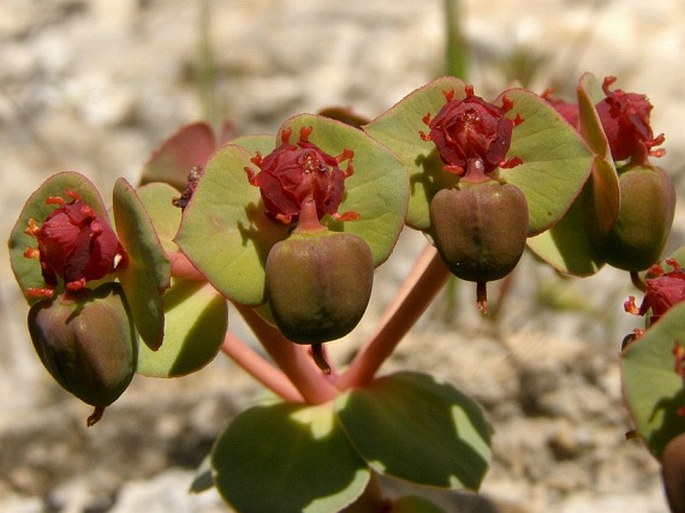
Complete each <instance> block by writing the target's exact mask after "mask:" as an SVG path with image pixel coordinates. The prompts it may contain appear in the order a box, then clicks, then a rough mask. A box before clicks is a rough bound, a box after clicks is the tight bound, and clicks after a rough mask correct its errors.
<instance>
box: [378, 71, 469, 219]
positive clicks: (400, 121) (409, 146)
mask: <svg viewBox="0 0 685 513" xmlns="http://www.w3.org/2000/svg"><path fill="white" fill-rule="evenodd" d="M464 87H465V84H464V82H463V81H461V80H460V79H458V78H454V77H443V78H439V79H437V80H435V81H433V82H430V83H429V84H426V85H425V86H423V87H421V88H419V89H417V90H415V91H413V92H412V93H411V94H409V95H408V96H406V97H405V98H403V99H402V100H401V101H400V102H399V103H397V104H396V105H395V106H393V107H392V108H390V109H389V110H388V111H386V112H385V113H384V114H382V115H381V116H379V117H378V118H376V119H374V120H373V121H372V122H371V123H369V124H368V125H366V126H365V127H364V131H366V132H367V133H368V134H370V135H371V136H372V137H374V138H375V139H377V140H379V141H380V142H381V143H383V144H385V145H386V146H387V147H388V148H391V149H392V150H393V151H394V152H395V153H397V155H399V156H400V158H401V159H402V161H403V162H404V164H405V167H406V169H407V172H408V173H409V184H410V198H409V208H408V210H407V219H406V222H407V224H408V225H409V226H411V227H412V228H416V229H417V230H423V231H426V230H429V229H430V216H429V213H428V206H429V204H430V200H431V199H432V198H433V196H434V195H435V193H437V192H438V191H439V190H440V189H442V188H444V187H448V186H451V185H454V184H455V183H456V182H457V180H458V179H457V177H456V176H455V175H453V174H450V173H445V172H444V171H443V170H442V166H443V163H442V161H441V160H440V157H439V155H438V152H437V149H436V148H435V145H434V144H433V143H432V142H431V141H424V140H423V139H421V137H420V135H419V131H420V130H426V131H427V130H428V127H427V126H426V124H425V123H424V122H423V118H424V116H425V115H426V114H430V115H432V116H435V114H437V113H438V111H439V110H440V109H441V108H442V107H443V106H444V105H445V103H446V101H447V100H446V99H445V96H444V94H443V92H444V91H448V90H453V91H454V97H455V98H457V99H459V98H464V97H465V92H464Z"/></svg>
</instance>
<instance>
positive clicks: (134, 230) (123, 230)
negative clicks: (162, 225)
mask: <svg viewBox="0 0 685 513" xmlns="http://www.w3.org/2000/svg"><path fill="white" fill-rule="evenodd" d="M113 200H114V201H113V211H114V221H115V224H116V230H117V234H118V235H119V240H120V242H121V244H122V246H123V247H124V249H125V250H126V254H127V262H126V263H125V265H120V266H119V267H118V268H117V270H118V276H119V281H121V285H122V287H123V288H124V292H125V293H126V299H127V300H128V302H129V305H130V307H131V313H132V314H133V320H134V322H135V324H136V328H137V329H138V332H139V333H140V336H141V338H142V339H143V341H144V342H145V343H146V344H147V345H148V346H149V347H150V348H151V349H153V350H156V349H158V348H159V346H160V344H161V343H162V338H163V337H164V306H163V301H162V295H163V293H164V291H165V290H166V289H167V288H169V285H170V276H171V262H170V261H169V259H168V258H167V256H166V253H165V252H164V249H163V248H162V244H161V242H160V241H159V238H158V237H157V233H156V232H155V228H154V226H153V224H152V221H151V219H150V216H149V215H148V213H147V212H146V210H145V207H144V206H143V203H142V202H141V200H140V198H139V197H138V195H137V194H136V191H135V190H134V189H133V187H132V186H131V185H130V184H129V183H128V182H127V181H126V180H124V179H123V178H119V179H118V180H117V181H116V183H115V185H114V194H113Z"/></svg>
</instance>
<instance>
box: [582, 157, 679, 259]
mask: <svg viewBox="0 0 685 513" xmlns="http://www.w3.org/2000/svg"><path fill="white" fill-rule="evenodd" d="M619 190H620V191H621V208H620V210H619V214H618V220H617V221H616V224H615V225H614V227H613V228H612V229H611V230H610V231H609V233H607V234H601V233H598V232H597V230H596V228H593V227H590V228H589V232H590V235H591V237H592V238H593V239H594V245H595V247H596V248H597V250H598V253H599V255H600V256H601V257H602V259H603V260H604V261H605V262H607V263H608V264H609V265H611V266H613V267H617V268H619V269H624V270H626V271H642V270H643V269H647V268H648V267H649V266H650V265H652V264H653V263H655V262H656V261H657V260H658V259H659V257H660V255H661V252H662V251H663V249H664V245H665V244H666V239H667V238H668V235H669V233H670V231H671V225H672V223H673V214H674V211H675V189H674V187H673V182H671V179H670V178H669V177H668V175H667V174H666V173H665V172H664V171H663V170H662V169H660V168H658V167H654V168H643V167H639V168H633V169H630V170H628V171H624V172H623V173H621V174H620V175H619Z"/></svg>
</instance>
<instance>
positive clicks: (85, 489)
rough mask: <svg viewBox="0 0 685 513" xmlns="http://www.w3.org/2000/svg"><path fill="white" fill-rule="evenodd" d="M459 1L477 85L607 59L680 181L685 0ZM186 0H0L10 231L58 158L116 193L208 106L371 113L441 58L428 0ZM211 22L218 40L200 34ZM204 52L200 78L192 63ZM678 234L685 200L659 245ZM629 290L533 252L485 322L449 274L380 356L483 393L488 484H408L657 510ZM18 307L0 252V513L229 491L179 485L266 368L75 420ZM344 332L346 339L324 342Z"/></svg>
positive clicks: (410, 250) (387, 278)
mask: <svg viewBox="0 0 685 513" xmlns="http://www.w3.org/2000/svg"><path fill="white" fill-rule="evenodd" d="M461 4H462V8H463V12H462V14H463V27H464V31H465V37H466V39H467V41H468V43H469V45H470V46H469V48H470V63H469V64H470V66H469V70H470V77H469V81H471V82H473V83H474V84H475V86H476V89H477V91H479V92H481V94H485V95H487V93H488V92H493V93H494V92H496V91H497V90H498V89H501V88H502V87H503V86H504V85H505V84H506V83H507V82H508V81H509V80H510V79H512V78H513V77H515V76H519V77H520V78H524V79H526V81H527V82H528V85H529V86H530V87H531V88H534V89H536V90H538V91H542V90H543V89H545V88H546V87H547V86H548V85H550V84H555V85H556V87H557V89H558V90H559V91H562V92H564V91H565V90H570V89H572V88H573V85H574V82H575V79H576V77H577V76H578V75H579V74H580V73H581V72H583V71H586V70H588V71H592V72H594V73H595V74H596V75H597V76H600V77H602V76H605V75H608V74H613V75H617V76H619V77H620V78H619V79H620V82H619V86H620V87H622V88H623V89H626V90H634V91H639V92H646V93H648V95H649V97H650V99H651V100H652V102H653V103H654V104H655V105H656V107H655V110H654V112H653V126H654V127H655V130H656V131H657V132H662V131H663V132H665V133H666V136H667V144H666V147H667V149H668V154H667V156H666V157H664V158H663V159H662V165H663V166H664V167H665V168H666V169H668V170H669V172H670V173H671V174H672V175H673V176H674V178H675V180H676V182H677V184H678V187H679V191H680V192H681V193H682V190H683V187H682V185H683V176H685V149H684V148H685V144H684V143H685V131H683V130H682V129H681V124H682V121H681V120H682V117H683V115H685V94H684V93H683V86H682V84H683V83H685V68H684V67H683V66H682V54H683V51H684V50H685V33H684V32H683V30H682V27H683V26H684V24H685V5H683V4H682V2H680V1H679V0H662V1H660V2H651V3H644V2H642V1H639V0H614V1H609V0H604V1H603V0H595V1H590V0H526V1H524V0H513V1H512V0H480V1H475V0H470V1H465V2H462V3H461ZM201 5H203V2H184V1H182V0H166V1H164V2H162V1H155V0H138V1H133V0H121V1H114V0H92V1H86V0H6V1H4V2H2V3H1V4H0V63H1V64H0V155H2V162H3V169H2V171H0V198H1V199H0V209H1V210H0V214H1V215H0V232H1V233H0V235H2V236H1V237H0V238H2V240H7V237H8V235H9V231H10V229H11V226H12V224H13V223H14V220H15V218H16V216H17V215H18V212H19V210H20V208H21V206H22V204H23V202H24V200H25V199H26V197H27V196H28V195H29V194H30V193H31V191H33V190H34V189H35V188H36V187H37V186H38V185H39V184H40V183H41V182H42V181H43V180H44V179H45V178H46V177H47V176H49V175H50V174H52V173H53V172H55V171H57V170H64V169H73V170H78V171H81V172H83V173H85V174H86V175H88V176H89V177H90V178H92V179H93V180H94V181H95V182H96V183H97V184H98V185H99V186H100V187H101V188H102V189H101V190H103V191H108V190H111V186H112V184H113V182H114V180H115V178H116V177H118V176H125V177H127V178H129V179H130V180H135V178H136V177H137V173H138V171H139V169H140V167H141V165H142V163H143V162H144V161H145V158H146V156H147V154H148V153H149V152H150V151H151V150H152V149H153V148H154V146H155V145H156V144H157V143H158V142H159V141H160V140H162V139H163V138H164V137H165V135H166V134H169V133H170V132H171V131H173V130H174V129H175V128H176V126H178V125H180V124H182V123H184V122H188V121H191V120H195V119H197V118H200V117H203V116H211V117H212V119H215V120H216V119H222V118H229V119H231V120H232V121H233V123H234V124H235V126H236V127H238V129H239V130H240V131H242V132H245V133H252V132H261V131H273V130H274V129H275V128H276V127H277V126H278V125H279V124H280V123H281V121H282V120H283V119H285V117H287V116H289V115H291V114H296V113H299V112H304V111H315V110H318V109H320V108H322V107H325V106H328V105H330V104H338V105H352V106H354V107H355V109H356V110H358V111H359V112H360V113H363V114H367V115H369V116H374V115H376V114H378V113H380V112H382V111H383V110H385V109H386V108H388V107H389V106H390V105H392V104H393V103H394V102H395V101H397V100H399V99H400V98H401V97H403V96H404V95H405V94H407V93H408V92H410V91H411V90H412V89H414V88H416V87H418V86H420V85H422V84H424V83H425V82H427V81H428V80H430V79H431V78H433V77H436V76H439V75H440V74H441V70H442V69H443V62H442V45H443V19H442V10H441V9H442V2H440V1H438V0H427V1H424V2H411V1H409V0H395V1H394V2H385V1H382V0H363V1H361V0H347V1H345V2H338V1H336V0H320V1H317V2H314V1H297V0H233V1H230V2H229V1H223V2H222V1H219V0H215V1H214V2H211V1H208V2H207V3H206V5H207V6H208V8H209V12H210V16H209V18H208V19H209V20H210V23H209V25H203V24H202V22H201V21H202V16H201ZM203 26H204V27H205V28H204V29H203V28H202V27H203ZM207 26H208V27H209V31H208V32H207ZM203 34H204V35H206V36H207V37H208V39H209V40H210V42H211V50H212V52H211V55H210V54H208V53H207V52H205V53H204V54H202V52H201V51H200V50H201V44H200V41H201V40H202V39H203ZM202 55H204V58H203V57H202ZM203 59H204V60H203ZM207 64H209V66H207ZM207 69H209V70H210V71H211V72H213V76H214V80H213V82H207V81H206V80H205V79H203V77H206V76H207V75H206V74H205V71H206V70H207ZM203 70H205V71H203ZM203 84H204V85H203ZM207 84H209V85H207ZM569 86H570V87H569ZM684 240H685V219H684V218H683V214H682V209H679V211H678V214H677V219H676V226H675V229H674V233H673V242H672V246H673V247H675V246H677V245H680V244H682V243H683V241H684ZM421 242H422V239H421V237H420V236H418V235H416V234H412V233H407V234H406V235H405V236H404V237H403V239H402V241H401V243H400V246H399V250H398V252H397V254H396V256H394V257H393V258H392V259H391V261H389V262H388V263H387V264H385V266H384V267H383V268H381V270H380V273H379V279H378V280H377V283H378V284H379V287H378V290H377V291H376V293H375V296H374V302H373V304H372V307H371V308H370V310H369V314H368V316H367V318H366V319H365V321H364V323H363V324H362V326H360V328H359V331H358V333H359V334H360V336H363V334H364V333H366V332H368V330H369V329H370V326H371V325H372V322H373V319H374V318H375V317H376V316H377V315H378V312H379V311H380V308H381V307H382V304H383V302H384V301H385V300H387V298H388V297H389V296H390V295H391V293H392V290H393V287H394V286H396V285H397V283H398V281H399V280H400V279H401V277H402V275H403V273H405V272H406V270H407V267H408V265H409V263H410V262H411V259H412V258H413V256H415V254H416V251H417V248H418V247H419V246H420V243H421ZM630 292H631V289H630V286H629V284H628V283H627V282H626V279H625V276H624V275H622V274H619V273H614V272H612V271H610V270H604V271H602V272H601V273H600V275H599V276H596V277H593V278H590V279H587V280H583V281H581V280H561V279H560V278H558V277H556V276H555V275H554V274H553V273H552V272H550V271H549V270H547V269H543V268H541V267H540V266H539V265H537V264H535V263H534V262H533V261H532V258H529V257H526V258H525V259H524V262H523V264H522V266H521V269H520V270H519V271H518V272H517V276H516V280H515V287H514V289H513V293H512V294H510V296H509V297H508V300H507V302H506V303H504V305H505V308H504V310H503V313H502V316H501V318H500V319H499V321H498V322H497V323H490V322H487V321H483V320H481V319H478V318H477V316H476V315H475V314H474V313H473V307H472V305H471V296H472V291H471V290H470V288H469V287H466V286H459V287H458V288H457V291H456V292H454V293H453V295H452V296H449V297H448V296H447V294H445V295H444V296H443V298H442V299H441V301H439V302H437V303H436V305H435V307H434V308H432V309H431V310H430V311H429V312H428V314H427V315H426V316H425V317H424V318H423V319H422V321H421V322H420V323H419V325H417V327H416V329H415V330H414V331H413V332H412V334H411V335H410V336H409V337H407V339H406V340H405V341H404V342H403V343H402V345H401V346H400V349H399V350H398V352H397V354H396V355H395V356H394V358H393V359H392V360H391V361H390V362H388V364H387V367H386V370H391V369H398V368H403V369H416V370H430V371H431V372H434V373H436V374H438V375H439V376H440V377H442V378H445V379H448V380H450V381H451V382H453V383H454V384H455V385H457V386H458V387H460V388H462V389H463V390H464V391H466V392H467V393H470V394H472V395H473V396H474V397H476V398H477V399H478V400H479V401H480V402H481V403H482V404H483V406H484V407H485V409H486V411H487V413H488V415H489V417H490V419H491V420H492V422H493V424H494V426H495V428H496V432H495V435H494V452H495V461H494V463H493V467H492V469H491V471H490V473H489V475H488V477H487V478H486V480H485V482H484V484H483V490H482V492H483V493H482V495H481V496H478V497H476V496H472V495H461V494H438V493H436V492H429V491H422V492H425V493H427V494H433V497H434V498H435V499H436V500H437V501H440V502H441V503H442V504H443V505H445V507H449V508H450V511H455V512H480V513H485V512H488V513H492V512H499V513H505V512H508V513H513V512H517V513H524V512H525V513H542V512H547V511H554V512H557V513H571V512H573V513H585V512H588V513H590V512H592V513H604V512H606V513H610V512H614V511H622V512H624V513H632V512H635V513H638V512H640V513H665V512H666V510H667V509H666V506H665V504H664V501H663V498H662V496H661V490H660V484H659V481H658V476H657V466H656V464H655V463H654V462H653V461H652V460H651V459H650V457H649V455H648V454H647V453H646V451H645V450H644V449H643V448H642V447H641V446H640V445H639V443H638V442H635V441H625V439H624V433H625V431H626V430H628V429H629V428H630V423H629V420H628V418H627V416H626V414H625V411H624V410H623V407H622V405H621V401H620V382H619V371H618V366H617V358H616V354H617V348H618V343H619V342H620V340H621V338H622V336H623V335H624V334H625V333H627V332H628V331H630V330H631V329H632V328H633V327H635V326H637V324H638V323H637V320H636V319H634V318H631V317H630V316H627V315H626V314H624V313H623V312H622V309H621V304H622V302H623V300H624V299H625V297H626V296H627V295H628V294H629V293H630ZM454 299H456V300H457V304H456V305H454V304H453V303H452V302H451V300H454ZM25 312H26V308H25V305H24V304H23V302H22V300H21V297H20V293H19V291H18V289H17V287H16V285H15V284H14V282H13V279H12V276H11V272H10V269H9V263H8V259H7V255H6V254H4V253H0V316H2V320H1V323H2V326H3V329H4V331H3V333H4V337H2V338H3V340H2V343H1V344H0V397H2V400H1V401H0V511H7V512H17V513H38V512H45V513H86V512H87V513H97V512H103V513H104V512H111V513H137V512H141V511H145V512H146V513H155V512H158V511H159V512H162V511H163V512H165V513H169V512H172V513H173V512H179V513H181V512H183V513H188V512H190V513H193V512H196V513H214V512H220V511H227V509H226V507H225V506H223V505H222V504H221V502H220V501H219V499H218V497H217V496H216V495H215V494H214V493H213V492H207V493H204V494H201V495H191V494H188V493H187V489H188V486H189V484H190V480H191V478H192V475H193V469H194V468H195V467H196V466H197V465H198V464H199V462H200V461H201V460H202V458H203V457H204V455H205V454H206V453H207V451H208V450H209V447H210V446H211V443H212V441H213V439H214V438H215V437H216V435H217V434H218V433H219V432H220V431H221V430H222V429H223V427H224V426H225V425H226V423H227V422H228V420H229V419H230V418H231V416H232V415H234V414H236V413H237V412H239V411H240V410H241V409H242V408H244V407H246V406H247V405H249V404H251V403H252V402H254V401H255V400H257V399H258V398H259V396H260V394H261V390H260V388H259V387H258V386H257V385H255V384H254V383H253V382H252V381H251V380H250V379H249V378H248V377H247V376H246V375H245V374H244V373H242V372H241V370H240V369H238V368H237V367H235V365H233V364H232V363H231V362H229V361H227V360H226V359H223V358H221V357H220V358H218V359H217V360H216V361H215V362H214V363H212V364H211V365H210V366H209V367H208V368H206V369H205V370H204V371H202V372H201V373H199V374H197V375H194V376H191V377H187V378H183V379H178V380H173V381H158V380H151V379H145V378H136V380H135V381H134V383H133V385H132V387H131V388H130V389H129V391H127V392H126V394H125V395H124V396H123V398H122V399H121V400H120V401H119V402H117V403H116V405H115V406H113V407H112V408H111V409H110V410H108V412H107V414H106V417H105V419H103V421H102V422H101V423H100V424H99V425H97V426H96V427H95V428H93V429H86V428H85V423H84V419H85V417H86V416H87V415H88V414H89V411H88V409H87V408H86V407H85V406H83V405H82V404H81V403H79V402H78V401H76V400H74V399H73V398H71V397H70V396H68V395H67V394H66V393H64V392H62V391H61V390H60V389H59V388H58V387H57V386H56V385H54V384H53V382H52V381H51V380H50V378H49V376H48V375H47V373H46V372H45V371H44V370H43V368H42V367H41V366H40V364H39V362H38V359H37V357H36V355H35V353H34V352H33V349H32V347H31V343H30V341H29V339H28V337H27V333H26V329H25V324H24V323H25V321H24V319H25ZM355 341H356V339H355V338H354V337H350V338H349V339H348V340H346V341H344V342H342V343H341V344H340V349H339V350H338V353H337V354H338V356H340V357H342V356H344V353H345V351H348V350H349V349H351V348H352V347H353V346H354V344H355ZM389 486H390V487H396V486H398V485H397V484H394V483H391V484H390V485H389Z"/></svg>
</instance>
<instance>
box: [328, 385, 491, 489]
mask: <svg viewBox="0 0 685 513" xmlns="http://www.w3.org/2000/svg"><path fill="white" fill-rule="evenodd" d="M336 407H337V412H338V417H339V419H340V422H341V424H342V426H343V428H344V429H345V431H346V432H347V434H348V436H349V438H350V440H351V441H352V444H353V445H354V446H355V447H356V448H357V450H358V451H359V454H361V456H362V458H364V459H365V460H366V462H367V463H368V464H369V465H370V466H371V467H372V468H373V469H374V470H376V471H377V472H379V473H381V474H385V475H388V476H394V477H398V478H401V479H404V480H407V481H411V482H413V483H418V484H423V485H430V486H437V487H441V488H452V489H455V488H468V489H471V490H477V489H478V487H479V486H480V483H481V481H482V479H483V477H484V475H485V472H486V471H487V468H488V462H489V460H490V433H489V428H488V425H487V423H486V422H485V420H484V418H483V413H482V411H481V409H480V408H479V406H478V405H477V404H476V403H475V402H474V401H473V400H471V399H469V398H468V397H466V396H465V395H464V394H462V393H461V392H459V391H458V390H456V389H455V388H453V387H452V386H450V385H448V384H444V383H438V382H436V381H435V380H434V379H433V378H432V377H431V376H428V375H425V374H419V373H413V372H401V373H397V374H394V375H390V376H386V377H381V378H378V379H376V380H375V381H374V382H373V383H371V385H369V386H368V387H366V388H359V389H352V390H350V391H348V392H347V393H345V394H344V395H342V396H340V397H339V398H338V399H337V401H336Z"/></svg>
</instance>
